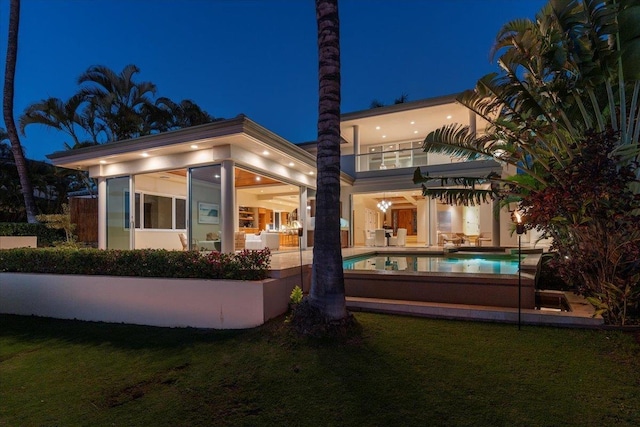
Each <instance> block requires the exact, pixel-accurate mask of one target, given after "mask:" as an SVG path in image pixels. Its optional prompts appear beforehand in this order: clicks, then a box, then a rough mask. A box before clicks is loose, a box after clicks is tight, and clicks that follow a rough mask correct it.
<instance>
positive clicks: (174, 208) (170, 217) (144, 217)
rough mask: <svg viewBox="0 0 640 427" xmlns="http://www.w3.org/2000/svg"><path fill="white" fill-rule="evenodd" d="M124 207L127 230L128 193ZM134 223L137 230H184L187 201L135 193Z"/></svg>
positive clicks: (128, 212) (128, 214)
mask: <svg viewBox="0 0 640 427" xmlns="http://www.w3.org/2000/svg"><path fill="white" fill-rule="evenodd" d="M124 205H125V214H124V216H125V228H129V226H130V224H129V218H130V210H129V192H126V194H125V200H124ZM174 219H175V222H174ZM134 221H135V227H136V228H137V229H147V230H173V229H185V228H187V201H186V199H183V198H178V197H168V196H159V195H155V194H146V193H136V195H135V217H134Z"/></svg>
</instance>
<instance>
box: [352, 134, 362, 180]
mask: <svg viewBox="0 0 640 427" xmlns="http://www.w3.org/2000/svg"><path fill="white" fill-rule="evenodd" d="M359 154H360V126H359V125H354V126H353V161H354V162H355V164H356V172H360V156H359Z"/></svg>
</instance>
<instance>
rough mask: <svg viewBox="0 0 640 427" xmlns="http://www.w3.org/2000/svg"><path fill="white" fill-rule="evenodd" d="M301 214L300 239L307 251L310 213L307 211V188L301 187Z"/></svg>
mask: <svg viewBox="0 0 640 427" xmlns="http://www.w3.org/2000/svg"><path fill="white" fill-rule="evenodd" d="M299 212H300V214H299V215H298V216H299V220H300V222H301V223H302V236H301V237H298V239H300V243H298V244H301V245H302V246H301V247H302V249H307V230H308V229H309V218H310V216H309V212H308V211H307V187H300V209H299Z"/></svg>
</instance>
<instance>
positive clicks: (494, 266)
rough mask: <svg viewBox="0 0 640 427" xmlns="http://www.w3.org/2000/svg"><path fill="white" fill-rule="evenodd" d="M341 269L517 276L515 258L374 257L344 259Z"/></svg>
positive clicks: (397, 255) (392, 255)
mask: <svg viewBox="0 0 640 427" xmlns="http://www.w3.org/2000/svg"><path fill="white" fill-rule="evenodd" d="M343 267H344V269H345V270H389V271H406V272H409V271H415V272H431V273H485V274H518V258H517V257H516V258H514V257H502V258H495V257H491V258H482V257H481V256H478V257H475V258H455V257H442V256H431V255H403V254H378V255H375V256H366V257H358V258H350V259H345V260H344V262H343Z"/></svg>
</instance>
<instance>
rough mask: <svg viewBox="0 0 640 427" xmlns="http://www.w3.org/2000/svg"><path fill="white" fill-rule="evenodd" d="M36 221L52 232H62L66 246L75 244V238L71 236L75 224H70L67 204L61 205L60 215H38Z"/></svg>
mask: <svg viewBox="0 0 640 427" xmlns="http://www.w3.org/2000/svg"><path fill="white" fill-rule="evenodd" d="M38 221H40V222H41V223H43V224H44V225H46V226H47V228H51V229H52V230H63V231H64V235H65V239H66V240H65V243H66V244H67V245H72V244H74V243H75V241H76V237H75V236H74V235H73V230H75V228H76V224H73V223H72V222H71V212H70V211H69V205H68V204H66V203H64V204H63V205H62V213H60V214H47V215H38Z"/></svg>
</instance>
